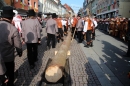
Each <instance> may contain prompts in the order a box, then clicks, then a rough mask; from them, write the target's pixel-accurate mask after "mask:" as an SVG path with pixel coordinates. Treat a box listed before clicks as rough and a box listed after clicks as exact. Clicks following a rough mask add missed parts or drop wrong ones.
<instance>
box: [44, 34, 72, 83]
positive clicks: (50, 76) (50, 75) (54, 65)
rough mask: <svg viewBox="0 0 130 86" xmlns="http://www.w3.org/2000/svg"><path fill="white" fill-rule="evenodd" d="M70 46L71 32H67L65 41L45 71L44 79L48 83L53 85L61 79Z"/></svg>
mask: <svg viewBox="0 0 130 86" xmlns="http://www.w3.org/2000/svg"><path fill="white" fill-rule="evenodd" d="M70 44H71V32H68V35H67V37H66V39H65V40H64V42H63V44H62V45H61V47H60V48H59V50H58V52H57V54H56V55H55V56H54V57H53V58H52V61H51V62H50V64H49V65H48V67H47V69H46V71H45V78H46V80H47V81H48V82H53V83H55V82H57V81H58V80H60V79H61V78H62V76H63V72H64V67H65V64H66V59H67V52H68V50H69V47H70Z"/></svg>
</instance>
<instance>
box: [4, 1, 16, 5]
mask: <svg viewBox="0 0 130 86" xmlns="http://www.w3.org/2000/svg"><path fill="white" fill-rule="evenodd" d="M13 1H14V0H4V2H5V3H6V4H7V5H11V3H13Z"/></svg>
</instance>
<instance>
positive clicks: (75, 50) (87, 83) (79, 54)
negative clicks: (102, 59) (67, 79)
mask: <svg viewBox="0 0 130 86" xmlns="http://www.w3.org/2000/svg"><path fill="white" fill-rule="evenodd" d="M69 64H70V76H71V86H101V84H100V82H99V80H98V78H97V76H96V75H95V73H94V71H93V69H92V67H91V65H90V64H89V62H88V60H87V58H86V55H85V54H84V52H83V51H82V49H81V47H80V45H79V44H78V43H77V41H76V40H74V41H73V42H72V44H71V55H70V56H69Z"/></svg>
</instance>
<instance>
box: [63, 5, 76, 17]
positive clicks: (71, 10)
mask: <svg viewBox="0 0 130 86" xmlns="http://www.w3.org/2000/svg"><path fill="white" fill-rule="evenodd" d="M64 7H65V9H66V13H67V16H69V17H72V16H73V15H75V13H74V11H73V9H72V8H71V7H70V6H69V5H68V4H64Z"/></svg>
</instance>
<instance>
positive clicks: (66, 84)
mask: <svg viewBox="0 0 130 86" xmlns="http://www.w3.org/2000/svg"><path fill="white" fill-rule="evenodd" d="M50 62H51V59H49V60H48V62H47V66H48V64H49V63H50ZM47 66H46V68H47ZM45 70H46V69H45ZM69 70H70V69H69V60H68V59H67V60H66V65H65V69H64V75H63V77H62V78H61V79H60V80H59V81H57V82H56V83H50V82H48V81H47V80H46V78H45V71H44V72H43V75H42V80H41V82H40V85H39V86H70V84H71V79H70V71H69Z"/></svg>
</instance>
